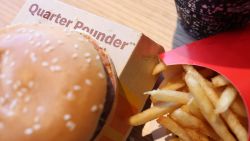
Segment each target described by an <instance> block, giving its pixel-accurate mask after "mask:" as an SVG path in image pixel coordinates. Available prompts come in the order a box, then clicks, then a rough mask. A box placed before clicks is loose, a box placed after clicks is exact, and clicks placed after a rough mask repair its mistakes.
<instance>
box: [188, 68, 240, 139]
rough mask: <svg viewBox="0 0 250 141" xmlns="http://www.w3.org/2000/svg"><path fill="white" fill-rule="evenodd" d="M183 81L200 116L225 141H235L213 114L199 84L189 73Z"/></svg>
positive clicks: (218, 118) (212, 109)
mask: <svg viewBox="0 0 250 141" xmlns="http://www.w3.org/2000/svg"><path fill="white" fill-rule="evenodd" d="M185 81H186V83H187V85H188V87H189V90H190V92H191V94H192V95H193V97H194V99H195V101H196V103H197V105H198V106H199V108H200V109H201V113H202V115H203V116H204V117H205V118H206V120H207V121H208V123H209V124H210V125H211V126H212V128H213V129H214V130H215V132H216V133H217V134H218V135H219V136H220V137H221V138H222V139H223V140H225V141H236V140H235V139H234V137H233V135H232V134H231V133H230V132H229V130H228V129H227V127H226V125H225V124H224V122H223V120H222V119H221V118H220V116H219V115H217V114H216V113H215V112H214V108H213V105H212V103H211V102H210V100H209V99H208V97H207V96H206V94H205V93H206V92H205V91H204V89H203V88H202V87H201V85H200V84H199V81H198V80H197V79H196V78H195V77H194V76H193V74H192V73H190V72H189V71H188V72H187V74H186V76H185Z"/></svg>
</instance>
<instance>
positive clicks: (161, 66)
mask: <svg viewBox="0 0 250 141" xmlns="http://www.w3.org/2000/svg"><path fill="white" fill-rule="evenodd" d="M165 69H166V65H165V64H164V63H162V62H160V63H159V64H157V65H156V66H155V67H154V69H153V72H152V75H156V74H158V73H160V72H162V71H164V70H165Z"/></svg>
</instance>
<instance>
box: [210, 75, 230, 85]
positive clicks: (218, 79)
mask: <svg viewBox="0 0 250 141" xmlns="http://www.w3.org/2000/svg"><path fill="white" fill-rule="evenodd" d="M211 80H212V83H213V85H214V86H215V87H222V86H226V85H228V84H229V81H228V80H227V79H226V78H225V77H223V76H222V75H217V76H215V77H213V78H212V79H211Z"/></svg>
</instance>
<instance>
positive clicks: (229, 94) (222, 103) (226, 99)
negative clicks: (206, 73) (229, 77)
mask: <svg viewBox="0 0 250 141" xmlns="http://www.w3.org/2000/svg"><path fill="white" fill-rule="evenodd" d="M236 96H237V91H236V90H235V89H234V87H233V86H227V87H226V89H225V90H224V91H223V92H222V94H221V96H220V99H219V101H218V103H217V104H216V109H215V112H216V113H223V112H225V111H226V110H228V108H229V107H230V105H232V103H233V101H234V99H235V98H236Z"/></svg>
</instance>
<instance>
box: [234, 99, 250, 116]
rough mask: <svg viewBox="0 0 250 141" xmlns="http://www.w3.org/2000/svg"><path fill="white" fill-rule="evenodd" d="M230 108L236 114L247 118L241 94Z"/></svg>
mask: <svg viewBox="0 0 250 141" xmlns="http://www.w3.org/2000/svg"><path fill="white" fill-rule="evenodd" d="M230 108H231V109H232V111H233V112H234V113H235V114H237V115H239V116H242V117H245V118H247V112H246V108H245V105H244V103H243V101H242V100H241V98H240V97H239V96H237V98H236V99H235V100H234V102H233V103H232V105H231V107H230Z"/></svg>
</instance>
